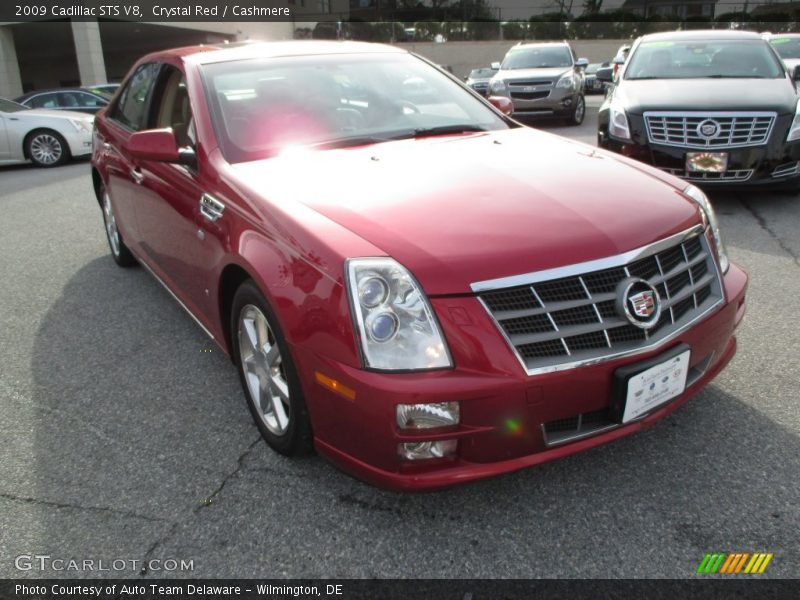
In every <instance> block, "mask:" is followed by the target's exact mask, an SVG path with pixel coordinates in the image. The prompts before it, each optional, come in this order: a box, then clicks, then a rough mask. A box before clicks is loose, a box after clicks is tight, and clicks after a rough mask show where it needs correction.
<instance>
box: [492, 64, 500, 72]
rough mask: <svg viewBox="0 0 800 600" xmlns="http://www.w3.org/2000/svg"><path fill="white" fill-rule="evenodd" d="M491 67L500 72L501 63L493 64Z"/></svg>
mask: <svg viewBox="0 0 800 600" xmlns="http://www.w3.org/2000/svg"><path fill="white" fill-rule="evenodd" d="M491 67H492V68H493V69H494V70H495V71H499V70H500V63H499V62H493V63H492V64H491Z"/></svg>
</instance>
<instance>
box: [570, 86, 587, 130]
mask: <svg viewBox="0 0 800 600" xmlns="http://www.w3.org/2000/svg"><path fill="white" fill-rule="evenodd" d="M585 117H586V99H585V98H584V97H583V94H581V95H580V96H578V99H577V100H576V101H575V109H574V110H573V111H572V115H570V117H569V118H568V119H567V124H568V125H571V126H573V127H577V126H578V125H580V124H581V123H583V119H584V118H585Z"/></svg>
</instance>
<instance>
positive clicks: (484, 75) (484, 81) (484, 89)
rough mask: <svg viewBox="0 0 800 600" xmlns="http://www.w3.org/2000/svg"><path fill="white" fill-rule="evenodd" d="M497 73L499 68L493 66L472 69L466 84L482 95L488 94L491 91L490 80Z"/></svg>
mask: <svg viewBox="0 0 800 600" xmlns="http://www.w3.org/2000/svg"><path fill="white" fill-rule="evenodd" d="M495 73H497V69H493V68H492V67H481V68H480V69H472V70H471V71H470V72H469V76H468V77H467V79H466V84H467V85H468V86H469V87H471V88H472V89H473V90H475V91H476V92H478V93H479V94H481V95H482V96H486V95H488V93H489V81H490V80H491V79H492V77H494V75H495Z"/></svg>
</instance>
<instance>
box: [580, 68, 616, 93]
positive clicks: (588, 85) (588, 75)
mask: <svg viewBox="0 0 800 600" xmlns="http://www.w3.org/2000/svg"><path fill="white" fill-rule="evenodd" d="M610 65H611V63H607V62H604V63H592V64H590V65H589V66H588V67H586V70H585V71H584V75H585V77H584V88H585V89H586V93H587V94H589V93H593V92H597V93H600V94H602V93H603V92H605V89H606V88H605V83H604V82H602V81H599V80H598V79H597V71H598V69H601V68H606V67H609V66H610Z"/></svg>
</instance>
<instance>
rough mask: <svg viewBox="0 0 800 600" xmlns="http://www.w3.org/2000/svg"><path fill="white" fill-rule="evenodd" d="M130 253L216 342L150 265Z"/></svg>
mask: <svg viewBox="0 0 800 600" xmlns="http://www.w3.org/2000/svg"><path fill="white" fill-rule="evenodd" d="M129 250H130V248H129ZM131 252H132V253H133V254H134V255H135V256H136V260H138V261H139V264H140V265H142V266H143V267H144V269H145V271H147V272H148V273H150V275H152V276H153V278H154V279H155V280H156V281H157V282H158V283H160V284H161V286H162V287H163V288H164V289H165V290H167V292H169V295H170V296H172V298H173V299H174V300H175V302H177V303H178V304H179V305H180V307H181V308H182V309H183V310H185V311H186V313H187V314H188V315H189V316H190V317H192V319H193V320H194V322H195V323H197V324H198V325H199V326H200V329H202V330H203V331H204V332H205V334H206V335H207V336H208V337H210V338H211V339H212V340H214V341H215V342H216V341H217V340H216V338H215V337H214V335H213V334H212V333H211V332H210V331H209V330H208V329H206V326H205V325H203V323H202V321H200V319H198V318H197V317H196V316H195V315H194V313H193V312H192V311H191V310H189V307H188V306H186V305H185V304H184V303H183V302H182V301H181V299H180V298H178V297H177V296H176V295H175V292H173V291H172V290H171V289H169V287H168V286H167V284H166V283H164V281H163V280H162V279H161V277H159V276H158V275H156V274H155V272H154V271H153V269H151V268H150V265H148V264H147V263H146V262H145V261H144V260H142V257H141V256H139V255H138V254H136V253H135V252H133V250H131Z"/></svg>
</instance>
